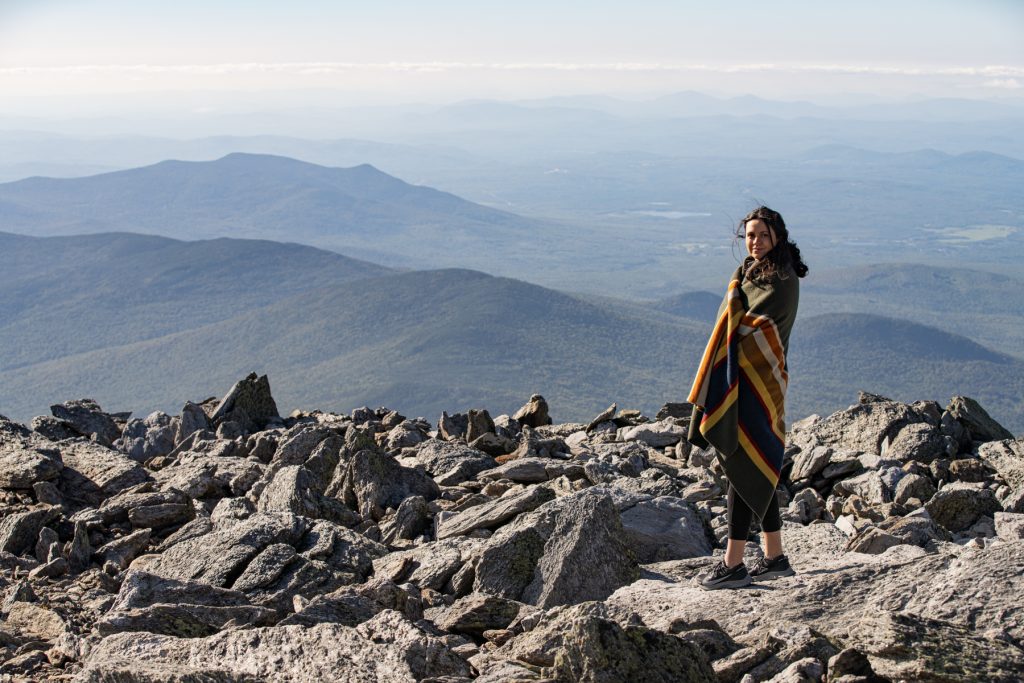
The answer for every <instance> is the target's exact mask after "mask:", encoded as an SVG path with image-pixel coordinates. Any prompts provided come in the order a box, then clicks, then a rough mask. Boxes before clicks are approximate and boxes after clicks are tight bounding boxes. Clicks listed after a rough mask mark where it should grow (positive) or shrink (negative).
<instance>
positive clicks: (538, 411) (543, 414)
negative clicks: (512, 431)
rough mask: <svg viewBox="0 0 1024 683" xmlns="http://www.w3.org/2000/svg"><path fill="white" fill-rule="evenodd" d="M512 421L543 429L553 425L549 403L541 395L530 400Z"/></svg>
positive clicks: (536, 395) (535, 395) (516, 413)
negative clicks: (545, 426) (549, 412)
mask: <svg viewBox="0 0 1024 683" xmlns="http://www.w3.org/2000/svg"><path fill="white" fill-rule="evenodd" d="M512 419H514V420H516V421H517V422H519V424H521V425H523V426H525V427H533V428H534V429H536V428H537V427H541V426H543V425H549V424H551V422H552V421H551V417H550V416H549V415H548V402H547V401H545V400H544V397H543V396H541V395H540V394H534V395H533V396H531V397H530V400H529V401H528V402H527V403H526V404H525V405H524V406H523V407H522V408H520V409H519V410H517V411H516V412H515V414H514V415H513V416H512Z"/></svg>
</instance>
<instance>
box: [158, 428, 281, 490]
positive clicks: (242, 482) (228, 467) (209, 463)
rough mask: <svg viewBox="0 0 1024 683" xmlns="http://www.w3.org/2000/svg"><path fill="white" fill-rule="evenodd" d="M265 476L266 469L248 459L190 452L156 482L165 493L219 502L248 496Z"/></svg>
mask: <svg viewBox="0 0 1024 683" xmlns="http://www.w3.org/2000/svg"><path fill="white" fill-rule="evenodd" d="M221 443H223V442H221ZM227 443H231V442H227ZM262 474H263V465H261V464H260V463H258V462H253V461H251V460H248V459H246V458H239V457H235V456H218V455H213V454H209V453H204V452H200V453H194V452H189V453H187V454H185V453H183V454H182V455H181V456H179V458H178V461H177V462H176V463H175V464H174V466H172V467H165V468H164V469H162V470H160V471H159V472H156V473H155V475H154V477H153V478H154V479H155V481H156V484H157V487H158V488H159V489H161V490H163V491H170V490H172V489H174V490H177V491H180V492H182V493H183V494H185V495H186V496H188V497H189V498H195V499H208V498H210V499H219V498H224V497H226V496H241V495H245V493H247V492H248V491H249V490H250V489H251V488H252V486H253V484H254V483H255V482H256V480H258V479H259V478H260V477H261V476H262Z"/></svg>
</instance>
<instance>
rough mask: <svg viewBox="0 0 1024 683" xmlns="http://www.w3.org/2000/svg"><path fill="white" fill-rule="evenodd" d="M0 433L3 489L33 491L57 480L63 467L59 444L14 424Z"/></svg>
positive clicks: (1, 482) (0, 486)
mask: <svg viewBox="0 0 1024 683" xmlns="http://www.w3.org/2000/svg"><path fill="white" fill-rule="evenodd" d="M5 427H6V428H5V429H2V430H0V488H5V489H30V488H32V485H33V484H34V483H36V482H37V481H48V480H50V479H55V478H56V477H57V475H58V474H60V471H61V470H62V469H63V468H64V462H63V460H62V459H61V457H60V451H59V450H58V449H57V444H55V443H52V442H50V441H49V440H47V439H44V438H42V437H40V436H38V435H35V434H33V433H32V432H29V431H28V430H27V429H25V428H23V427H22V426H21V425H19V424H17V423H14V422H5Z"/></svg>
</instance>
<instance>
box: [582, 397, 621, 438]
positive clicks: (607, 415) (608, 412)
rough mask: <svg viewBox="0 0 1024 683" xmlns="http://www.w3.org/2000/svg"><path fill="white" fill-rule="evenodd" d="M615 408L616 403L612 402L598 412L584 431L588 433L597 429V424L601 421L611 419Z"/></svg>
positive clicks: (616, 407)
mask: <svg viewBox="0 0 1024 683" xmlns="http://www.w3.org/2000/svg"><path fill="white" fill-rule="evenodd" d="M617 409H618V405H616V404H615V403H613V404H611V405H610V406H608V407H607V408H605V409H604V410H603V411H602V412H600V413H598V415H597V417H595V418H594V419H593V420H591V421H590V423H589V424H588V425H587V428H586V433H587V434H589V433H590V432H592V431H594V430H595V429H597V426H598V425H599V424H601V423H602V422H607V421H608V420H610V419H612V417H614V416H615V411H616V410H617Z"/></svg>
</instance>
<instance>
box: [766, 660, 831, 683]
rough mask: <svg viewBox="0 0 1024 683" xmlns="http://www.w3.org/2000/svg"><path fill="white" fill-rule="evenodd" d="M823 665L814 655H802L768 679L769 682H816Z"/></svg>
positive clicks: (820, 674) (822, 671)
mask: <svg viewBox="0 0 1024 683" xmlns="http://www.w3.org/2000/svg"><path fill="white" fill-rule="evenodd" d="M824 675H825V667H824V665H822V663H821V662H819V661H818V660H817V659H815V658H814V657H804V658H803V659H798V660H797V661H795V662H793V663H792V664H790V665H789V666H787V667H786V668H785V669H783V670H782V671H780V672H779V673H777V674H775V675H774V676H772V677H771V678H769V679H768V682H769V683H818V681H820V680H821V679H822V677H823V676H824Z"/></svg>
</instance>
